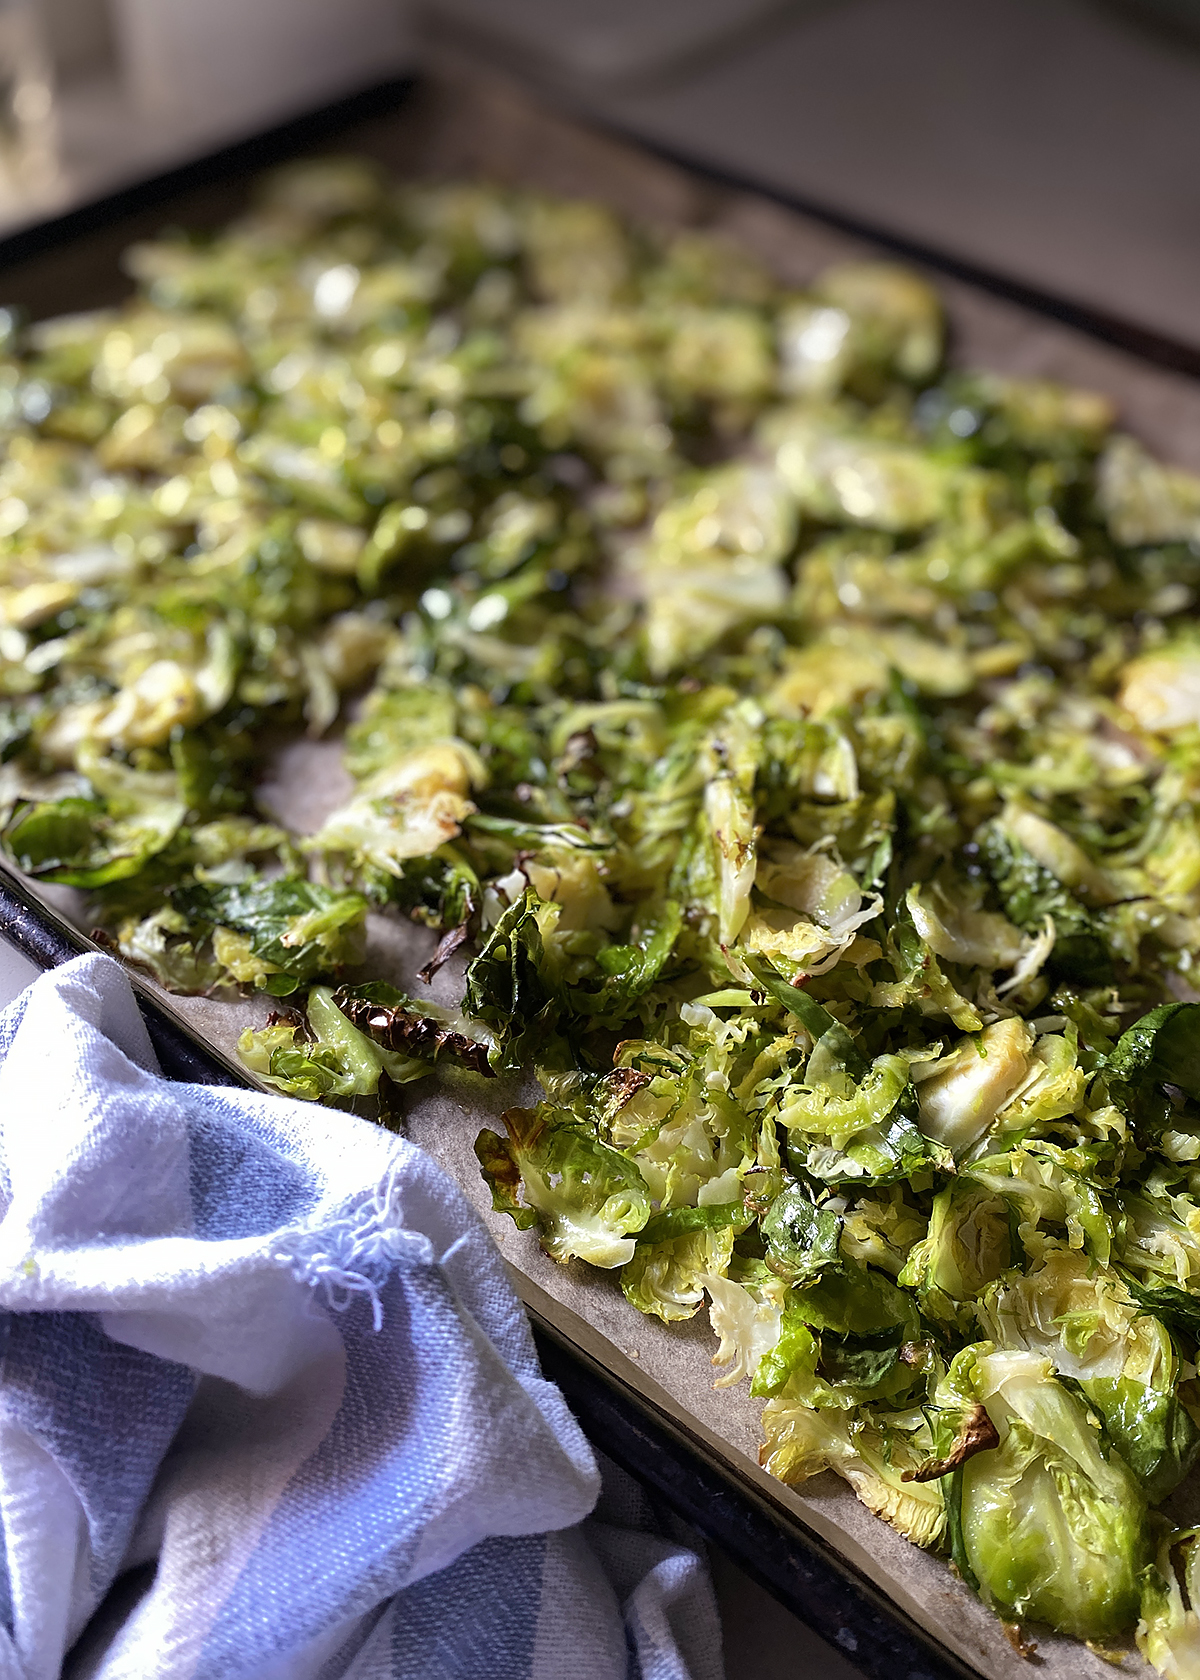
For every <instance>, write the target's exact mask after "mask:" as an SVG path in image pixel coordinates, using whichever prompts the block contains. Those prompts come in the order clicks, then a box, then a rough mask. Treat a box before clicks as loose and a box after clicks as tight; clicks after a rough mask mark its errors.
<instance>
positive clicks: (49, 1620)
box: [0, 956, 721, 1680]
mask: <svg viewBox="0 0 1200 1680" xmlns="http://www.w3.org/2000/svg"><path fill="white" fill-rule="evenodd" d="M0 1209H2V1214H0V1536H2V1545H0V1565H2V1567H0V1680H9V1677H12V1680H56V1677H57V1676H59V1675H60V1674H62V1675H65V1676H68V1677H70V1680H185V1677H186V1680H310V1677H311V1680H341V1677H346V1680H350V1677H351V1676H352V1677H353V1680H400V1677H404V1680H477V1677H478V1680H558V1677H560V1676H561V1677H563V1680H566V1677H567V1676H570V1677H571V1680H632V1677H637V1676H640V1677H642V1680H720V1674H721V1658H720V1634H719V1628H718V1625H717V1618H716V1611H715V1606H714V1603H713V1599H712V1593H711V1587H710V1586H709V1583H708V1577H707V1573H706V1571H705V1568H704V1566H703V1564H702V1563H701V1561H700V1560H699V1558H698V1557H697V1556H696V1555H695V1553H694V1552H692V1551H689V1550H688V1549H687V1548H686V1547H684V1546H681V1545H680V1544H678V1543H676V1542H675V1541H672V1540H670V1539H667V1538H664V1537H662V1536H654V1535H651V1534H645V1533H641V1534H639V1533H633V1532H631V1531H630V1530H629V1529H628V1528H624V1529H622V1528H620V1527H619V1526H616V1527H614V1526H613V1524H612V1523H604V1522H602V1521H601V1520H600V1519H599V1518H597V1519H593V1521H592V1522H591V1523H590V1524H587V1525H584V1526H582V1527H581V1526H579V1525H580V1523H581V1519H583V1518H584V1517H585V1516H586V1515H587V1513H588V1512H589V1511H590V1510H591V1509H592V1507H593V1505H594V1504H595V1501H596V1498H597V1493H598V1490H599V1475H598V1472H597V1468H596V1464H595V1461H594V1459H593V1457H592V1454H591V1452H590V1450H589V1448H588V1444H587V1442H586V1441H585V1440H584V1438H583V1436H582V1434H581V1433H580V1431H579V1428H578V1426H577V1425H576V1423H575V1422H574V1420H573V1418H572V1417H571V1415H570V1413H569V1412H568V1410H567V1408H566V1405H565V1404H564V1402H563V1399H562V1396H561V1395H560V1393H559V1392H558V1390H557V1389H556V1388H555V1387H554V1386H553V1384H551V1383H548V1382H546V1381H545V1380H544V1379H543V1378H542V1376H541V1374H540V1372H539V1370H538V1364H537V1359H536V1355H535V1353H534V1349H533V1345H532V1342H531V1339H530V1335H529V1328H528V1325H527V1323H526V1320H525V1318H524V1315H523V1313H522V1311H521V1308H520V1305H519V1303H518V1301H517V1299H516V1297H515V1295H514V1294H513V1291H512V1288H511V1286H510V1285H509V1283H508V1280H507V1278H506V1276H505V1274H504V1269H503V1266H502V1264H501V1261H500V1258H499V1255H498V1253H497V1251H496V1249H495V1248H494V1246H493V1244H492V1242H491V1239H490V1237H489V1235H488V1233H487V1231H486V1229H485V1228H484V1226H483V1224H482V1222H481V1221H480V1220H479V1218H478V1217H477V1216H476V1214H475V1213H474V1212H473V1210H472V1209H471V1208H470V1207H469V1206H468V1204H467V1203H466V1201H465V1199H464V1198H463V1196H462V1195H461V1193H460V1192H459V1191H458V1189H457V1188H456V1187H455V1186H454V1185H453V1184H452V1183H451V1181H450V1180H449V1179H448V1178H447V1177H446V1176H445V1174H444V1173H443V1172H442V1171H441V1170H440V1169H439V1168H437V1167H436V1166H435V1165H434V1164H433V1163H432V1162H431V1161H430V1160H429V1159H428V1157H426V1156H424V1155H423V1154H422V1153H421V1152H420V1151H419V1150H417V1149H415V1148H414V1147H413V1146H412V1145H411V1144H408V1143H406V1142H405V1141H404V1140H403V1139H402V1138H397V1137H394V1136H393V1135H391V1134H390V1133H388V1132H385V1131H383V1130H381V1129H379V1128H377V1127H375V1126H372V1125H370V1124H369V1123H368V1122H366V1121H362V1120H357V1119H354V1118H352V1117H350V1116H347V1115H345V1114H341V1113H337V1112H334V1111H331V1110H329V1109H323V1108H320V1107H318V1106H316V1105H311V1104H307V1103H301V1102H295V1101H289V1100H286V1099H282V1098H278V1097H270V1096H263V1095H259V1094H257V1093H254V1092H249V1091H243V1090H236V1089H220V1088H216V1087H210V1086H203V1085H183V1084H173V1083H171V1082H169V1081H167V1080H164V1079H163V1078H162V1077H161V1076H160V1074H159V1072H158V1069H157V1066H156V1064H155V1060H154V1053H153V1051H152V1049H151V1046H150V1042H149V1039H148V1037H147V1034H146V1030H145V1027H144V1025H143V1022H142V1019H141V1016H140V1015H139V1013H138V1010H137V1007H136V1004H135V1002H134V998H133V994H132V991H131V989H130V986H129V982H128V980H127V978H126V976H125V974H124V973H123V971H122V970H121V968H120V967H119V966H118V965H117V964H116V963H115V962H113V961H112V960H111V959H110V958H108V957H100V956H89V957H80V958H78V959H77V960H76V961H74V962H71V963H68V964H67V965H66V966H65V967H63V968H60V969H57V970H55V971H53V972H52V973H49V974H46V975H43V976H42V977H41V978H40V979H39V980H37V981H36V982H35V983H34V985H33V986H32V987H31V988H30V989H29V990H28V991H27V992H25V993H24V994H23V995H22V996H21V997H20V998H18V999H17V1001H16V1002H15V1003H13V1004H12V1005H11V1006H10V1007H9V1008H8V1010H6V1011H5V1012H4V1014H3V1015H0Z"/></svg>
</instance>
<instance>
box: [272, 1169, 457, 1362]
mask: <svg viewBox="0 0 1200 1680" xmlns="http://www.w3.org/2000/svg"><path fill="white" fill-rule="evenodd" d="M400 1168H401V1163H400V1162H399V1161H393V1163H392V1164H391V1166H390V1167H389V1169H388V1171H387V1172H386V1173H385V1175H384V1177H383V1178H382V1179H381V1180H380V1182H379V1184H378V1185H377V1186H376V1187H375V1189H374V1190H373V1191H370V1192H369V1193H368V1194H367V1195H365V1196H363V1197H362V1198H361V1199H360V1200H359V1201H358V1202H355V1203H352V1204H351V1206H350V1207H348V1208H347V1209H346V1211H345V1212H344V1213H342V1214H339V1215H338V1216H337V1217H336V1218H334V1219H332V1220H331V1221H329V1223H327V1224H323V1225H322V1226H321V1227H320V1229H319V1230H305V1229H303V1228H300V1229H297V1230H293V1231H288V1232H285V1233H283V1234H282V1237H281V1240H280V1242H279V1245H278V1247H277V1248H276V1249H275V1252H274V1256H273V1257H274V1258H275V1259H276V1260H279V1261H280V1262H282V1263H283V1264H284V1265H286V1266H287V1267H288V1269H289V1270H290V1272H291V1274H292V1276H293V1277H294V1278H296V1279H297V1280H298V1281H299V1282H300V1283H306V1284H308V1285H309V1286H310V1287H311V1288H313V1289H319V1290H320V1291H321V1293H322V1295H323V1296H324V1298H325V1301H326V1304H327V1305H328V1306H329V1307H330V1309H331V1310H332V1311H333V1312H345V1311H346V1310H347V1308H348V1307H350V1306H351V1305H352V1304H353V1302H354V1301H356V1300H357V1299H359V1298H360V1297H361V1296H363V1295H365V1296H367V1297H368V1299H369V1300H370V1302H371V1318H372V1322H373V1324H374V1327H375V1329H376V1331H379V1330H381V1329H382V1328H383V1302H382V1300H381V1298H380V1294H381V1291H382V1289H383V1286H384V1284H385V1283H386V1282H387V1280H388V1278H389V1277H390V1276H391V1274H392V1272H393V1271H394V1270H395V1268H396V1267H400V1268H401V1269H402V1270H405V1271H411V1270H414V1269H415V1268H417V1267H420V1266H431V1265H432V1264H434V1259H433V1248H432V1245H431V1243H430V1241H429V1238H428V1237H426V1236H424V1235H423V1234H422V1233H421V1232H420V1231H409V1230H407V1229H406V1228H405V1227H404V1226H403V1225H402V1224H401V1223H400V1207H399V1201H400V1195H399V1191H400V1186H399V1175H400ZM464 1240H465V1239H464V1237H460V1238H459V1239H458V1242H455V1243H452V1244H451V1246H450V1248H449V1249H447V1251H446V1253H445V1254H444V1255H443V1256H442V1259H441V1260H440V1261H438V1262H437V1264H439V1265H441V1264H444V1262H445V1261H446V1260H448V1259H449V1258H450V1257H451V1255H452V1254H454V1252H455V1251H456V1250H457V1249H458V1247H459V1246H460V1244H461V1243H462V1242H463V1241H464Z"/></svg>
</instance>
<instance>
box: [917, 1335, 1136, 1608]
mask: <svg viewBox="0 0 1200 1680" xmlns="http://www.w3.org/2000/svg"><path fill="white" fill-rule="evenodd" d="M948 1384H949V1386H950V1387H952V1388H956V1389H958V1390H960V1391H964V1392H965V1393H968V1394H969V1395H970V1396H971V1397H972V1398H973V1399H974V1400H975V1401H976V1402H978V1403H979V1404H982V1405H984V1406H986V1407H987V1410H988V1414H989V1416H990V1417H991V1420H992V1422H993V1424H994V1425H995V1426H996V1429H997V1430H998V1432H999V1435H1000V1445H999V1446H998V1447H997V1448H996V1449H994V1450H993V1451H990V1452H981V1453H978V1454H976V1455H975V1456H974V1457H973V1458H970V1459H969V1460H968V1461H967V1463H966V1464H965V1465H964V1467H963V1470H962V1482H961V1500H962V1509H961V1521H962V1536H963V1543H964V1546H965V1549H966V1554H967V1557H968V1559H969V1562H970V1567H971V1570H972V1572H973V1574H974V1576H975V1578H976V1579H977V1581H978V1583H979V1592H980V1595H981V1597H982V1598H983V1600H984V1602H985V1603H986V1604H989V1605H990V1606H991V1607H992V1608H994V1609H995V1610H996V1611H998V1612H999V1614H1000V1615H1002V1616H1004V1617H1005V1619H1006V1620H1009V1621H1015V1622H1023V1621H1028V1620H1033V1621H1042V1622H1048V1623H1049V1624H1050V1626H1051V1627H1053V1628H1055V1629H1056V1630H1057V1631H1059V1632H1062V1633H1070V1634H1073V1635H1074V1636H1075V1637H1076V1638H1078V1639H1091V1640H1096V1641H1105V1640H1111V1639H1114V1638H1116V1637H1118V1636H1119V1635H1120V1634H1121V1633H1122V1632H1123V1631H1124V1630H1125V1629H1126V1628H1128V1627H1130V1626H1131V1625H1132V1623H1133V1621H1134V1620H1135V1619H1136V1616H1137V1611H1138V1602H1139V1591H1140V1576H1141V1573H1142V1571H1143V1569H1144V1567H1145V1565H1146V1563H1147V1561H1148V1551H1149V1545H1148V1540H1147V1533H1146V1502H1145V1495H1144V1494H1143V1492H1142V1490H1141V1488H1140V1487H1139V1486H1138V1483H1137V1481H1136V1480H1135V1478H1134V1477H1133V1476H1132V1475H1131V1474H1130V1473H1129V1471H1128V1470H1127V1469H1126V1467H1125V1465H1124V1464H1123V1463H1122V1461H1121V1460H1120V1459H1119V1458H1118V1457H1117V1456H1116V1455H1115V1454H1109V1455H1108V1456H1106V1455H1105V1452H1104V1448H1103V1442H1102V1439H1101V1437H1100V1435H1099V1433H1098V1432H1097V1431H1096V1429H1095V1428H1093V1426H1092V1425H1091V1424H1090V1423H1089V1421H1088V1418H1087V1414H1086V1412H1085V1409H1084V1407H1083V1406H1082V1405H1081V1404H1080V1403H1079V1401H1078V1400H1076V1399H1075V1398H1074V1396H1073V1395H1071V1394H1070V1392H1069V1391H1068V1390H1067V1389H1066V1388H1065V1387H1063V1385H1062V1384H1061V1383H1060V1382H1058V1381H1057V1380H1056V1379H1055V1377H1054V1375H1053V1367H1052V1365H1051V1363H1050V1361H1049V1360H1048V1359H1044V1358H1042V1357H1040V1356H1039V1355H1036V1354H1032V1353H1019V1352H996V1351H994V1350H993V1349H992V1347H991V1345H990V1344H989V1343H986V1342H985V1343H979V1344H976V1345H975V1346H974V1347H971V1348H967V1349H965V1350H964V1351H963V1352H962V1353H960V1354H959V1355H957V1357H956V1359H955V1361H954V1365H953V1366H952V1368H951V1372H950V1375H949V1378H948Z"/></svg>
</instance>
